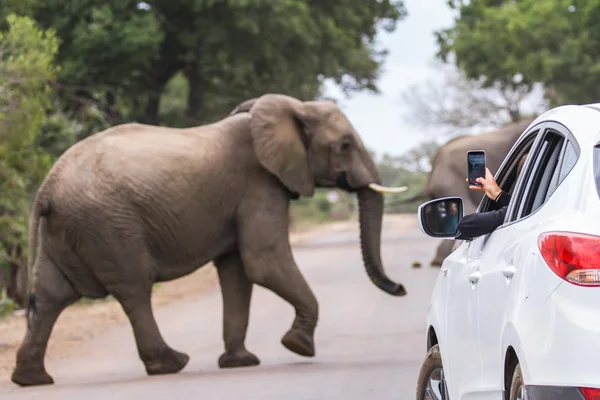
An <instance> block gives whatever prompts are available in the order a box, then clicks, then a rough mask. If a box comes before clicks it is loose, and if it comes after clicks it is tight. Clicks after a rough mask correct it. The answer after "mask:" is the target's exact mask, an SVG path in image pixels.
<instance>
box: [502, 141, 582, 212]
mask: <svg viewBox="0 0 600 400" xmlns="http://www.w3.org/2000/svg"><path fill="white" fill-rule="evenodd" d="M573 150H575V154H576V157H575V162H576V161H577V156H578V151H577V149H575V148H573ZM567 155H568V156H569V160H571V161H569V162H565V163H564V164H562V165H561V164H560V163H561V161H562V160H566V159H567V157H566V156H567ZM572 158H573V156H572V155H571V153H570V150H569V141H568V140H567V138H566V137H565V136H564V135H563V134H562V133H561V132H559V131H558V130H555V129H548V130H546V131H545V132H544V135H543V137H542V140H541V141H540V143H539V145H538V151H536V154H535V159H534V160H532V162H533V164H532V166H531V168H530V169H529V170H528V171H527V173H528V176H527V181H526V182H524V185H523V186H522V188H521V190H520V193H521V194H520V195H519V196H518V198H517V199H516V200H517V201H518V202H519V203H518V205H516V207H515V208H514V211H515V214H513V215H514V216H515V218H514V220H519V219H521V218H525V217H527V216H528V215H530V214H532V213H534V212H535V211H537V210H538V209H539V208H540V207H541V206H542V205H543V204H544V203H545V202H546V200H547V199H548V198H549V197H550V195H551V194H552V193H553V192H554V190H555V189H556V187H558V185H559V184H560V183H561V182H562V179H560V176H561V175H562V176H563V179H564V177H565V176H566V175H567V174H568V173H569V171H570V170H571V169H572V168H573V166H574V165H575V164H574V162H573V161H572ZM563 165H564V170H563V167H562V166H563Z"/></svg>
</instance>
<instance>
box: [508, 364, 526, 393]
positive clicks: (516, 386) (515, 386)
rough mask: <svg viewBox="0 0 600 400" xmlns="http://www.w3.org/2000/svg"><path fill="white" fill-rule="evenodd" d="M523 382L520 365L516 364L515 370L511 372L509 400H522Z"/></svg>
mask: <svg viewBox="0 0 600 400" xmlns="http://www.w3.org/2000/svg"><path fill="white" fill-rule="evenodd" d="M524 391H525V383H524V381H523V373H522V372H521V366H520V365H519V364H517V368H515V372H513V377H512V381H511V383H510V396H509V399H510V400H522V399H524V398H525V393H524Z"/></svg>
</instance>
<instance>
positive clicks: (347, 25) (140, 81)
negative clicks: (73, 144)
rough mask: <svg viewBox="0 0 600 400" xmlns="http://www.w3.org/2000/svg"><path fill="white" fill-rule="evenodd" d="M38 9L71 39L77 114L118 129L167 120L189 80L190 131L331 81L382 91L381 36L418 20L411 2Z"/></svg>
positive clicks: (67, 87)
mask: <svg viewBox="0 0 600 400" xmlns="http://www.w3.org/2000/svg"><path fill="white" fill-rule="evenodd" d="M27 2H28V3H30V4H31V12H30V13H31V15H33V16H34V17H35V19H36V20H37V21H39V22H40V23H41V24H42V26H44V27H47V28H48V27H53V28H55V29H56V31H57V34H58V36H59V38H60V39H61V44H60V51H59V55H58V61H59V63H60V64H61V65H63V69H62V72H61V75H60V88H61V93H62V94H61V95H62V97H63V99H66V100H68V103H67V104H68V106H69V107H67V110H68V111H69V112H73V111H74V110H75V111H77V112H83V113H84V114H85V113H86V110H87V108H88V107H90V106H91V105H94V106H95V107H96V108H97V109H98V110H100V111H101V112H103V113H105V114H106V115H107V116H108V120H109V121H110V123H116V122H120V121H121V120H123V119H125V120H132V119H135V120H138V121H141V122H146V123H159V122H160V111H161V109H162V108H163V107H161V104H160V103H161V99H162V98H163V97H162V95H163V93H164V92H165V88H166V87H167V84H168V83H170V82H171V81H172V80H173V79H180V78H176V77H177V75H178V74H179V73H181V74H183V76H185V79H186V81H187V83H188V87H189V90H187V93H185V95H186V96H187V99H186V104H185V110H183V111H182V112H181V114H182V115H180V118H179V119H180V120H182V121H183V122H181V124H184V125H191V124H198V123H202V122H210V121H212V120H214V119H218V118H220V117H222V116H223V115H224V114H226V113H227V112H228V111H229V110H231V109H232V108H233V107H234V106H235V105H237V104H238V103H239V102H241V101H243V100H245V99H247V98H250V97H256V96H258V95H260V94H263V93H265V92H280V93H286V94H289V95H292V96H296V97H298V98H301V99H313V98H315V97H318V96H319V95H320V90H321V87H322V84H323V81H324V80H326V79H333V80H334V81H335V82H337V83H338V84H339V85H340V86H341V87H342V88H343V89H344V90H345V91H347V92H348V93H349V92H352V91H356V90H363V89H366V90H371V91H377V87H376V84H375V82H376V79H377V77H378V74H379V70H380V65H381V62H382V61H383V58H384V56H385V52H384V51H379V50H377V49H376V48H375V45H374V39H375V34H376V30H377V28H378V27H383V28H384V29H386V30H393V29H394V28H395V25H396V22H397V21H399V20H400V19H402V18H403V17H404V16H405V15H406V11H405V9H404V6H403V2H402V1H399V0H368V1H356V0H328V1H326V2H324V1H315V0H280V1H271V0H236V1H225V0H185V1H183V0H170V1H168V2H167V1H161V0H146V1H145V2H141V1H138V0H108V1H102V2H100V1H98V0H81V1H78V2H75V3H74V2H72V1H71V0H44V1H42V0H27ZM8 3H10V4H12V3H16V2H14V0H11V1H9V2H8ZM16 4H19V3H16ZM20 8H24V7H20ZM167 108H169V107H167ZM82 110H83V111H82ZM167 115H168V116H170V117H169V120H171V119H172V117H173V108H170V112H169V114H167Z"/></svg>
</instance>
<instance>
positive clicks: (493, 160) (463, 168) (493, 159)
mask: <svg viewBox="0 0 600 400" xmlns="http://www.w3.org/2000/svg"><path fill="white" fill-rule="evenodd" d="M533 120H534V119H523V120H521V121H519V122H515V123H512V124H510V125H507V126H505V127H502V128H500V129H497V130H495V131H492V132H488V133H483V134H479V135H463V136H458V137H455V138H453V139H451V140H450V141H448V142H447V143H445V144H444V145H443V146H442V147H441V148H440V149H439V150H438V151H437V153H436V155H435V156H434V158H433V161H432V163H431V164H432V167H431V172H430V173H429V176H428V177H427V182H426V184H425V187H424V189H423V191H421V192H419V193H417V194H416V195H415V196H412V197H410V198H407V199H404V200H402V201H400V202H398V204H402V203H409V202H413V201H415V200H423V201H427V200H433V199H438V198H441V197H448V196H460V197H462V198H463V204H464V213H465V214H471V213H474V212H475V211H477V207H478V206H479V203H480V202H481V199H482V198H483V192H480V191H473V190H470V189H469V186H468V184H467V182H466V181H465V179H466V178H467V152H468V151H469V150H484V151H485V152H486V166H487V168H489V169H490V171H491V172H492V174H493V173H495V172H496V171H497V170H498V168H500V165H501V164H502V162H503V161H504V158H505V157H506V155H507V154H508V152H509V151H510V149H511V148H512V147H513V145H514V144H515V142H516V141H517V139H518V138H519V136H521V134H522V133H523V132H524V131H525V129H527V127H528V126H529V124H531V122H533ZM459 243H460V241H458V240H450V239H444V240H442V242H441V243H440V245H439V246H438V247H437V250H436V254H435V257H434V258H433V260H432V261H431V265H432V266H440V265H442V262H443V261H444V259H445V258H446V257H448V255H450V253H451V252H452V251H453V250H454V249H455V248H456V246H457V245H458V244H459Z"/></svg>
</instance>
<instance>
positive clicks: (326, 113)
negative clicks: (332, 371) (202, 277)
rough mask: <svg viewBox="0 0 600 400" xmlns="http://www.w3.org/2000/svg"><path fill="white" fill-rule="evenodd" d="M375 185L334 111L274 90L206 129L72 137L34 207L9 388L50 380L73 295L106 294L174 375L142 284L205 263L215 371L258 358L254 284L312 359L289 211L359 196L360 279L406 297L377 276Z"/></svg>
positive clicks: (154, 366) (311, 326)
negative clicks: (212, 278) (219, 334)
mask: <svg viewBox="0 0 600 400" xmlns="http://www.w3.org/2000/svg"><path fill="white" fill-rule="evenodd" d="M373 184H375V185H373ZM380 184H381V182H380V178H379V174H378V172H377V169H376V168H375V164H374V162H373V160H372V159H371V158H370V156H369V153H368V152H367V150H366V149H365V147H364V145H363V143H362V142H361V139H360V137H359V136H358V134H357V133H356V131H355V130H354V128H353V127H352V125H351V124H350V122H349V121H348V119H347V118H346V117H345V116H344V114H343V113H342V112H341V111H340V110H339V109H338V108H337V106H335V105H334V103H332V102H317V101H314V102H301V101H299V100H297V99H294V98H292V97H288V96H285V95H278V94H266V95H263V96H261V97H259V98H256V99H250V100H247V101H245V102H244V103H242V104H241V105H240V106H238V107H237V108H236V109H235V110H234V112H232V113H231V114H230V115H229V116H227V117H226V118H224V119H223V120H221V121H218V122H216V123H214V124H210V125H204V126H199V127H194V128H187V129H171V128H166V127H158V126H150V125H141V124H126V125H120V126H115V127H112V128H110V129H107V130H105V131H103V132H99V133H97V134H95V135H92V136H90V137H88V138H86V139H84V140H82V141H81V142H79V143H77V144H75V145H74V146H72V147H71V148H70V149H69V150H67V151H66V152H65V153H64V154H63V155H62V156H61V157H60V159H59V160H58V161H57V162H56V163H55V165H54V166H53V168H52V170H51V171H50V172H49V173H48V176H47V177H46V179H45V180H44V182H43V184H42V185H41V187H40V189H39V190H38V192H37V195H36V198H35V200H34V204H33V208H32V212H31V217H30V237H29V246H30V247H29V248H30V249H36V248H37V252H36V257H35V258H34V257H33V255H32V257H30V261H29V268H28V270H29V271H32V270H33V271H34V273H33V277H32V282H33V289H32V294H31V295H30V301H29V306H28V312H27V324H28V327H27V332H26V334H25V338H24V340H23V342H22V344H21V346H20V348H19V350H18V352H17V360H16V367H15V370H14V371H13V375H12V381H13V382H15V383H16V384H18V385H21V386H28V385H42V384H51V383H53V379H52V377H51V376H50V375H49V374H48V373H47V372H46V369H45V366H44V358H45V353H46V346H47V343H48V339H49V337H50V333H51V330H52V327H53V325H54V323H55V321H56V319H57V318H58V316H59V314H60V313H61V312H62V310H63V309H64V308H65V307H67V306H69V305H70V304H72V303H73V302H75V301H76V300H78V299H79V298H81V297H89V298H103V297H105V296H107V295H109V294H112V295H113V296H114V297H115V298H116V299H117V301H119V303H120V304H121V306H122V307H123V310H124V311H125V313H126V315H127V317H128V318H129V321H130V324H131V326H132V328H133V334H134V337H135V341H136V345H137V350H138V353H139V357H140V359H141V361H142V362H143V364H144V366H145V369H146V372H147V374H149V375H156V374H169V373H176V372H178V371H181V370H182V369H183V368H184V367H185V366H186V364H187V363H188V361H189V356H188V355H186V354H184V353H181V352H178V351H176V350H174V349H172V348H171V347H170V346H169V345H168V344H167V343H166V342H165V341H164V339H163V337H162V335H161V333H160V332H159V328H158V326H157V323H156V321H155V319H154V316H153V314H152V307H151V302H150V298H151V292H152V285H153V284H154V283H155V282H161V281H168V280H173V279H177V278H179V277H182V276H184V275H187V274H190V273H191V272H193V271H194V270H196V269H197V268H199V267H201V266H203V265H205V264H207V263H209V262H210V261H212V262H213V263H214V265H215V266H216V269H217V273H218V278H219V282H220V286H221V292H222V298H223V340H224V348H225V352H224V353H223V355H221V356H220V357H219V360H218V364H219V366H220V367H222V368H232V367H245V366H253V365H258V364H259V363H260V361H259V359H258V357H257V356H256V355H254V354H252V353H251V352H250V351H248V350H247V349H246V347H245V338H246V331H247V327H248V319H249V310H250V299H251V297H252V287H253V285H254V284H258V285H261V286H263V287H265V288H267V289H269V290H271V291H273V292H274V293H275V294H277V295H278V296H280V297H281V298H283V299H284V300H286V301H287V302H289V303H290V304H291V305H292V306H293V307H294V309H295V319H294V321H293V323H292V325H291V327H290V329H289V331H288V332H287V333H286V334H285V335H284V336H283V337H282V339H281V342H282V344H283V345H284V346H285V347H286V348H287V349H289V350H290V351H292V352H295V353H297V354H299V355H302V356H306V357H311V356H314V355H315V353H316V351H315V344H314V331H315V328H316V326H317V320H318V314H319V312H318V311H319V307H318V303H317V299H316V298H315V296H314V294H313V292H312V290H311V288H310V287H309V285H308V283H307V282H306V280H305V279H304V277H303V275H302V274H301V272H300V270H299V269H298V267H297V266H296V263H295V261H294V258H293V255H292V251H291V246H290V243H289V239H288V238H289V203H290V201H291V200H292V199H297V198H299V197H301V196H303V197H311V196H312V195H313V194H314V192H315V189H316V188H320V187H338V188H341V189H343V190H347V191H349V192H356V193H357V195H358V200H359V206H360V212H361V218H360V230H361V243H362V253H363V261H364V266H365V268H366V271H367V275H368V276H369V278H370V279H371V281H372V282H373V284H374V285H375V286H377V287H378V288H380V289H381V290H382V291H384V292H386V293H389V294H391V295H395V296H403V295H405V294H406V290H405V289H404V287H403V286H402V285H400V284H397V283H394V282H392V281H391V280H390V279H388V277H387V276H386V275H385V272H384V268H383V265H382V263H381V255H380V235H381V221H382V217H383V195H382V193H381V192H378V191H377V189H385V188H381V187H380V186H377V185H380ZM372 188H375V189H372ZM38 236H39V238H38ZM36 241H37V242H38V243H39V247H36ZM32 253H33V251H32ZM32 266H33V268H32Z"/></svg>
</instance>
